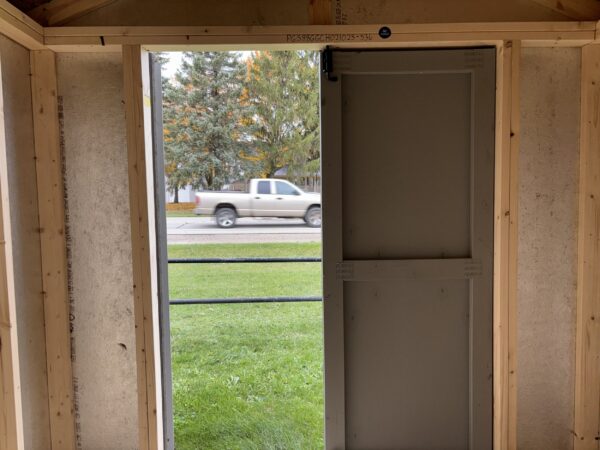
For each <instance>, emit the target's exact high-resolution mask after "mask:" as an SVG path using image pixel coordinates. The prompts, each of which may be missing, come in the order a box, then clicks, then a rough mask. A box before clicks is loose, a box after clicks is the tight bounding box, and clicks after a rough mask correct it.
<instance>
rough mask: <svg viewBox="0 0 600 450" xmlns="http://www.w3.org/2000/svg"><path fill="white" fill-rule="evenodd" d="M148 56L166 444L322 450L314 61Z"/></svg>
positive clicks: (239, 55)
mask: <svg viewBox="0 0 600 450" xmlns="http://www.w3.org/2000/svg"><path fill="white" fill-rule="evenodd" d="M152 61H153V63H152V64H153V70H152V73H153V80H152V86H153V88H152V90H153V94H152V95H153V97H154V98H153V104H154V105H158V104H161V105H162V109H161V108H153V109H154V112H153V114H154V115H155V117H154V123H155V124H157V123H160V124H162V126H160V127H159V126H155V127H154V128H155V137H154V138H155V139H154V142H155V147H157V149H155V166H156V170H157V171H158V172H159V173H161V175H160V176H159V177H157V179H160V180H162V181H164V186H156V191H157V213H158V214H162V216H163V217H166V222H165V223H164V229H163V230H162V231H161V230H160V229H158V235H159V236H161V235H162V236H163V237H166V239H163V240H164V242H163V243H162V250H160V247H161V246H160V245H159V251H160V253H161V254H162V258H161V255H160V254H159V260H160V259H163V261H165V262H167V264H162V270H161V264H160V263H159V272H163V274H162V275H160V274H159V279H160V280H161V281H162V286H161V287H160V290H161V292H162V293H163V297H164V298H168V302H167V303H166V304H165V301H164V300H163V301H162V302H161V303H162V305H161V308H162V311H161V315H160V316H161V334H162V340H163V346H162V347H163V348H162V351H163V355H162V359H163V362H164V363H163V365H164V367H163V374H162V375H163V380H164V385H165V386H164V390H165V392H164V395H163V402H164V410H165V414H164V415H165V424H164V432H165V441H166V442H167V444H168V445H170V446H171V447H173V445H174V447H175V448H177V449H197V448H205V449H210V448H215V449H216V448H219V449H221V448H286V449H288V448H303V449H304V448H322V447H323V432H324V430H323V426H324V425H323V414H324V401H323V311H322V288H321V280H322V274H321V264H320V262H321V231H320V225H321V210H320V207H321V199H320V182H321V180H320V175H321V174H320V129H319V123H320V116H319V55H318V53H317V52H312V51H306V50H296V51H256V52H234V51H231V52H225V51H217V52H186V53H159V54H153V55H152ZM161 68H162V70H161ZM157 143H158V144H159V145H156V144H157ZM160 144H162V145H160ZM159 197H161V198H159ZM161 203H162V205H161ZM159 228H160V227H159ZM164 342H166V343H167V345H164ZM169 342H170V345H168V343H169ZM171 379H172V383H169V380H171ZM171 419H172V422H171Z"/></svg>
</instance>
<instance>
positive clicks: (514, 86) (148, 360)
mask: <svg viewBox="0 0 600 450" xmlns="http://www.w3.org/2000/svg"><path fill="white" fill-rule="evenodd" d="M318 39H319V42H315V41H314V40H313V41H311V45H308V44H306V43H304V44H298V43H295V44H278V42H277V40H278V36H275V35H274V36H273V38H271V39H269V38H267V39H264V40H263V42H261V43H257V44H253V45H248V44H246V45H235V44H233V45H232V44H228V43H227V41H228V39H227V38H226V36H223V37H222V38H219V37H217V38H216V39H215V42H216V43H213V44H212V45H195V46H194V45H187V46H186V45H181V44H179V45H172V46H165V45H162V44H159V45H144V46H141V45H123V51H124V54H127V56H128V57H126V58H124V61H123V62H124V72H125V73H128V74H129V75H128V76H129V77H133V79H132V78H130V79H129V80H128V81H127V82H126V84H125V90H126V94H128V93H129V92H131V91H130V89H132V86H135V85H137V86H140V87H144V89H148V90H149V80H148V78H147V77H142V74H141V70H139V68H137V69H136V67H135V66H138V64H140V63H139V61H140V59H141V58H142V57H143V58H144V61H146V60H147V54H148V52H152V51H164V50H170V51H185V50H195V51H202V50H234V49H237V50H239V49H241V48H250V49H258V48H269V49H278V50H285V49H290V50H292V49H296V48H299V47H301V48H303V49H307V48H311V49H312V48H314V49H315V50H317V49H319V50H322V49H324V48H325V44H326V42H325V40H326V39H327V35H322V36H321V38H318ZM265 41H266V42H265ZM540 42H542V41H540ZM482 44H486V45H493V46H495V48H496V127H495V128H496V129H495V181H494V276H493V278H494V280H493V283H494V289H493V290H494V294H493V297H494V300H493V302H494V324H493V327H494V368H493V372H494V424H493V429H494V449H496V450H507V449H510V448H516V269H517V239H516V237H517V226H518V224H517V214H511V211H515V212H516V207H517V194H518V148H519V132H518V131H519V114H520V112H519V83H518V80H519V61H520V55H521V42H520V41H519V40H516V41H513V40H486V41H484V42H482V41H477V42H472V43H471V44H469V43H462V45H457V44H456V43H455V42H454V43H452V42H442V43H440V42H436V43H435V44H431V45H427V43H424V42H420V41H419V40H417V39H416V38H415V41H413V42H410V43H409V44H406V45H403V44H398V43H397V42H396V43H390V44H389V45H381V43H380V42H371V41H368V42H359V45H360V46H361V47H365V48H370V49H380V48H386V49H391V48H405V47H410V48H422V49H428V48H440V47H448V48H452V47H460V48H464V47H479V46H481V45H482ZM356 45H357V44H356V42H355V43H354V45H352V44H348V43H341V44H340V45H336V47H339V48H343V47H350V46H352V47H355V46H356ZM132 54H134V55H136V54H137V55H139V58H140V59H138V58H132V56H131V55H132ZM132 64H133V69H134V70H132ZM138 67H139V66H138ZM142 78H144V79H142ZM133 90H134V91H135V89H133ZM140 91H141V89H140ZM125 106H126V110H130V111H131V114H130V119H129V120H127V127H126V129H127V135H128V143H129V145H128V147H130V151H134V152H135V151H136V149H140V147H144V146H145V149H146V152H150V153H149V155H150V157H151V152H152V145H151V143H152V138H151V136H148V133H146V143H145V144H144V136H143V135H142V136H140V130H142V134H143V130H144V122H145V118H146V120H150V121H151V118H149V115H150V108H148V107H147V106H148V104H145V103H144V96H143V95H137V96H136V95H126V101H125ZM134 112H135V114H134ZM145 116H146V117H145ZM147 124H148V122H147V121H146V126H147ZM140 156H141V155H139V154H138V161H139V158H140ZM134 162H135V161H132V162H131V164H132V165H130V181H131V180H133V181H134V182H136V180H137V182H139V181H140V180H141V179H146V180H148V179H150V178H148V177H151V176H152V170H148V169H150V167H139V166H138V167H134V166H135V164H134ZM132 171H134V173H132ZM132 177H133V178H132ZM151 186H153V184H152V185H151ZM154 188H156V187H155V186H154ZM146 194H148V193H147V192H139V193H138V192H131V195H132V198H131V199H130V202H132V203H133V202H137V201H138V200H139V195H142V196H145V195H146ZM151 203H152V205H147V206H151V207H150V208H140V209H138V210H136V212H135V214H133V213H132V215H131V220H132V224H133V221H135V222H137V224H136V225H135V226H136V227H137V226H138V224H139V223H140V222H141V223H142V224H144V226H145V227H146V226H148V225H146V224H148V223H149V222H148V219H149V217H154V213H155V211H154V204H153V203H154V202H153V201H152V202H151ZM325 207H327V206H325ZM143 216H145V220H140V219H144V217H143ZM149 226H150V227H151V228H152V230H151V234H152V235H154V233H155V231H156V230H155V225H154V224H151V225H149ZM148 231H150V230H148ZM159 238H160V236H159ZM152 241H153V240H152V239H151V240H150V242H148V241H147V240H145V239H144V242H142V243H140V244H139V245H142V246H143V244H144V243H146V244H147V245H148V246H150V247H151V249H150V250H151V251H149V252H145V253H144V254H142V255H141V258H142V259H144V261H136V262H135V265H136V266H137V267H138V268H140V266H141V267H142V269H143V268H144V267H145V268H146V269H143V271H144V273H142V274H140V275H141V277H142V279H144V280H147V283H148V285H149V286H150V285H151V286H156V284H157V278H156V277H157V274H156V268H157V261H156V259H154V258H153V257H151V256H150V255H153V254H155V252H156V243H155V242H154V243H153V242H152ZM340 251H341V249H340ZM340 260H341V259H340ZM335 276H336V274H335V273H331V272H330V271H328V272H327V273H325V271H324V278H326V277H335ZM155 289H156V288H155V287H154V288H152V289H148V290H147V291H146V292H145V293H144V298H143V299H140V300H141V301H140V302H136V303H135V309H136V311H135V314H136V317H137V316H138V314H143V313H142V311H137V309H139V308H143V307H144V306H143V305H145V309H146V310H147V311H148V310H152V311H155V312H156V315H158V311H157V305H158V298H156V299H153V294H152V291H155ZM325 301H326V299H325ZM149 318H150V320H149V321H140V322H138V326H139V327H140V328H141V329H139V330H138V335H139V336H145V338H144V339H138V340H136V347H137V348H136V351H137V353H138V355H139V354H140V353H141V354H145V362H144V366H145V367H146V369H142V370H143V372H144V373H145V374H146V376H143V377H142V378H140V369H139V368H138V380H139V382H140V383H141V385H140V387H141V388H142V389H139V390H138V391H139V392H141V394H140V395H138V399H139V402H138V403H139V405H138V406H139V408H138V409H139V411H140V414H142V412H144V416H145V417H147V418H148V421H147V422H146V424H145V426H141V428H140V439H141V441H142V442H145V443H147V444H148V445H147V447H146V446H144V447H145V448H163V447H164V435H163V426H162V411H163V410H162V406H161V411H156V410H155V409H154V406H153V405H157V403H158V404H161V403H162V401H161V400H162V396H163V391H162V389H163V387H162V386H161V381H162V380H161V379H160V378H159V379H157V378H156V377H154V376H152V374H153V373H154V368H160V367H162V364H163V362H162V361H161V345H162V344H161V343H160V341H161V340H160V338H159V336H160V333H159V331H158V330H159V329H158V323H159V320H158V317H157V316H153V315H152V314H150V317H149ZM146 343H148V344H152V343H153V345H150V347H151V348H148V350H150V351H149V352H146ZM329 369H330V370H334V371H335V370H338V371H339V370H340V367H333V368H329ZM342 370H343V366H342ZM161 378H162V377H161ZM159 417H160V419H159ZM340 420H341V419H340V418H339V417H338V418H336V419H334V422H335V421H337V425H336V426H334V429H333V430H338V428H336V427H339V426H340V423H341V422H340ZM159 421H160V424H159V423H158V422H159ZM328 426H331V425H328ZM333 430H331V431H329V430H327V428H326V434H327V433H331V432H334V433H336V434H337V435H339V430H338V431H333ZM153 443H156V446H155V445H154V444H153ZM165 448H168V447H165ZM327 448H333V447H327Z"/></svg>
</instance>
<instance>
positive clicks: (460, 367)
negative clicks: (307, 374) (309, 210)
mask: <svg viewBox="0 0 600 450" xmlns="http://www.w3.org/2000/svg"><path fill="white" fill-rule="evenodd" d="M323 68H324V69H328V72H326V73H325V72H324V73H323V78H322V84H321V86H322V87H321V89H322V122H323V123H322V130H323V134H322V136H323V137H322V139H323V153H322V166H323V169H322V170H323V213H324V217H323V255H324V298H325V302H324V308H325V310H324V314H325V401H326V443H327V448H328V449H342V448H347V449H361V450H366V449H411V450H417V449H424V450H425V449H426V450H433V449H435V450H441V449H473V450H485V449H491V448H492V418H493V417H492V414H493V398H492V373H493V367H492V362H493V328H492V327H493V322H492V320H493V298H492V275H493V234H494V230H493V206H494V205H493V200H494V197H493V187H494V102H495V50H494V49H490V48H475V49H452V50H404V51H333V52H327V53H326V54H325V55H324V66H323Z"/></svg>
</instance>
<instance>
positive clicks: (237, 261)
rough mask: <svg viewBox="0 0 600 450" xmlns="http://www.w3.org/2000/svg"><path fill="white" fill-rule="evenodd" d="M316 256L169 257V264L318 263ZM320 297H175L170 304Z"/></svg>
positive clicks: (289, 301) (233, 302)
mask: <svg viewBox="0 0 600 450" xmlns="http://www.w3.org/2000/svg"><path fill="white" fill-rule="evenodd" d="M318 262H321V258H318V257H295V258H285V257H255V258H251V257H249V258H170V259H169V264H240V263H242V264H244V263H318ZM321 301H323V298H322V297H232V298H176V299H170V300H169V304H170V305H223V304H241V303H299V302H321Z"/></svg>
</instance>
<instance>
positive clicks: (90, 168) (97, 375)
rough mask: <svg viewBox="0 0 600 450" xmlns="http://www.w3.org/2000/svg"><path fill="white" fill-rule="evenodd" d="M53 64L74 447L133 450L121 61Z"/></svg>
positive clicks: (69, 57) (86, 57) (76, 57)
mask: <svg viewBox="0 0 600 450" xmlns="http://www.w3.org/2000/svg"><path fill="white" fill-rule="evenodd" d="M57 58H58V59H57V67H58V68H57V71H58V90H59V104H62V108H63V114H64V116H63V121H62V122H63V135H64V157H65V167H66V172H65V173H66V176H65V186H66V192H67V208H68V229H69V239H70V245H69V249H70V255H69V258H70V264H71V283H72V297H73V325H74V331H73V336H74V351H75V361H74V363H73V374H74V378H75V384H76V393H75V397H76V404H77V414H76V415H77V418H78V419H77V421H78V429H79V435H80V446H81V448H83V449H100V448H102V449H112V448H114V449H117V448H118V449H135V448H137V447H138V443H137V438H138V430H137V427H138V420H137V414H138V409H137V386H136V379H137V378H136V377H137V372H136V362H135V361H136V360H135V324H134V316H133V290H132V279H133V275H132V266H131V232H130V224H129V190H128V175H127V148H126V143H125V113H124V109H123V103H122V99H123V68H122V62H121V55H120V54H100V53H94V54H86V53H78V54H59V55H57Z"/></svg>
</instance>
